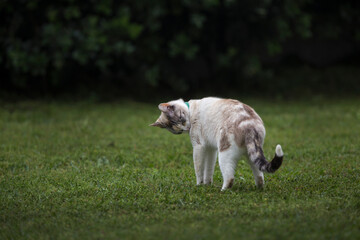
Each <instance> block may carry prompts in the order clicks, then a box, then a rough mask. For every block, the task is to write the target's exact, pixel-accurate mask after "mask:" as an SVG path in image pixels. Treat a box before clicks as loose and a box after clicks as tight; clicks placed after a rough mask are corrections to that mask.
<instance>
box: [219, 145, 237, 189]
mask: <svg viewBox="0 0 360 240" xmlns="http://www.w3.org/2000/svg"><path fill="white" fill-rule="evenodd" d="M238 159H239V150H238V149H237V148H236V147H231V148H229V149H227V150H226V151H220V152H219V165H220V170H221V173H222V176H223V185H222V188H221V190H222V191H224V190H226V189H228V188H231V187H232V186H233V184H234V175H235V168H236V165H237V162H238Z"/></svg>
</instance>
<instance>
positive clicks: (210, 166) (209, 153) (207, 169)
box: [204, 148, 217, 184]
mask: <svg viewBox="0 0 360 240" xmlns="http://www.w3.org/2000/svg"><path fill="white" fill-rule="evenodd" d="M216 157H217V150H216V148H215V149H213V148H208V149H207V150H206V156H205V160H204V161H205V166H204V184H212V182H213V175H214V169H215V163H216Z"/></svg>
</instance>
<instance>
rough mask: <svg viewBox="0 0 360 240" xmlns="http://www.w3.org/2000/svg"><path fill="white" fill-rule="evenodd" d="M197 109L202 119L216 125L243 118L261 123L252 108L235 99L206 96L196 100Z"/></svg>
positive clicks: (242, 119) (234, 121)
mask: <svg viewBox="0 0 360 240" xmlns="http://www.w3.org/2000/svg"><path fill="white" fill-rule="evenodd" d="M197 111H198V114H199V115H200V116H202V118H203V119H204V120H205V119H206V121H208V122H213V123H214V124H216V125H217V126H219V125H222V124H225V123H226V124H231V123H236V122H239V121H244V120H246V121H250V122H252V121H254V122H257V123H260V124H262V120H261V118H260V116H259V115H258V114H257V113H256V112H255V110H254V109H253V108H251V107H250V106H248V105H246V104H245V103H242V102H240V101H238V100H235V99H224V98H217V97H206V98H203V99H200V100H198V101H197Z"/></svg>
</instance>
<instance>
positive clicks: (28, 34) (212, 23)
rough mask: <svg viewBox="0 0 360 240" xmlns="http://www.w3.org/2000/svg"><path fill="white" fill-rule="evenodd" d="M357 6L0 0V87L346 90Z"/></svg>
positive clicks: (34, 91)
mask: <svg viewBox="0 0 360 240" xmlns="http://www.w3.org/2000/svg"><path fill="white" fill-rule="evenodd" d="M358 2H359V1H355V0H354V1H334V0H316V1H315V0H299V1H296V0H284V1H277V0H258V1H256V0H241V1H235V0H228V1H225V0H202V1H193V0H182V1H168V0H151V1H150V0H146V1H145V0H129V1H113V0H98V1H95V0H87V1H75V0H62V1H60V0H59V1H56V0H55V1H49V0H0V16H1V22H0V24H1V26H0V52H1V55H0V74H1V75H0V76H1V83H0V87H1V90H0V93H1V95H2V98H5V99H6V98H8V99H14V98H21V97H26V98H29V97H30V98H34V97H41V98H42V97H45V98H47V97H50V98H57V97H59V98H61V97H63V96H76V97H94V96H95V97H96V98H99V99H114V98H116V99H117V98H123V97H124V98H129V97H130V98H133V99H137V100H147V99H151V98H153V97H155V96H164V97H170V98H175V97H178V96H182V97H184V98H187V97H192V96H195V95H206V94H208V95H222V96H226V95H238V96H245V95H246V96H249V95H250V96H261V97H276V98H292V97H295V98H296V97H307V96H314V95H324V96H331V97H333V96H339V97H343V96H355V95H357V94H359V92H360V84H359V76H360V68H359V66H360V55H359V53H360V5H359V3H358Z"/></svg>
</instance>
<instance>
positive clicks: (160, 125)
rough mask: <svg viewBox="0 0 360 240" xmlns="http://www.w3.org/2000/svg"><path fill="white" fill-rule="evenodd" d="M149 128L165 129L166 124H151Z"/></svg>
mask: <svg viewBox="0 0 360 240" xmlns="http://www.w3.org/2000/svg"><path fill="white" fill-rule="evenodd" d="M149 126H151V127H159V128H164V124H162V123H161V122H157V121H156V122H154V123H152V124H150V125H149Z"/></svg>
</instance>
